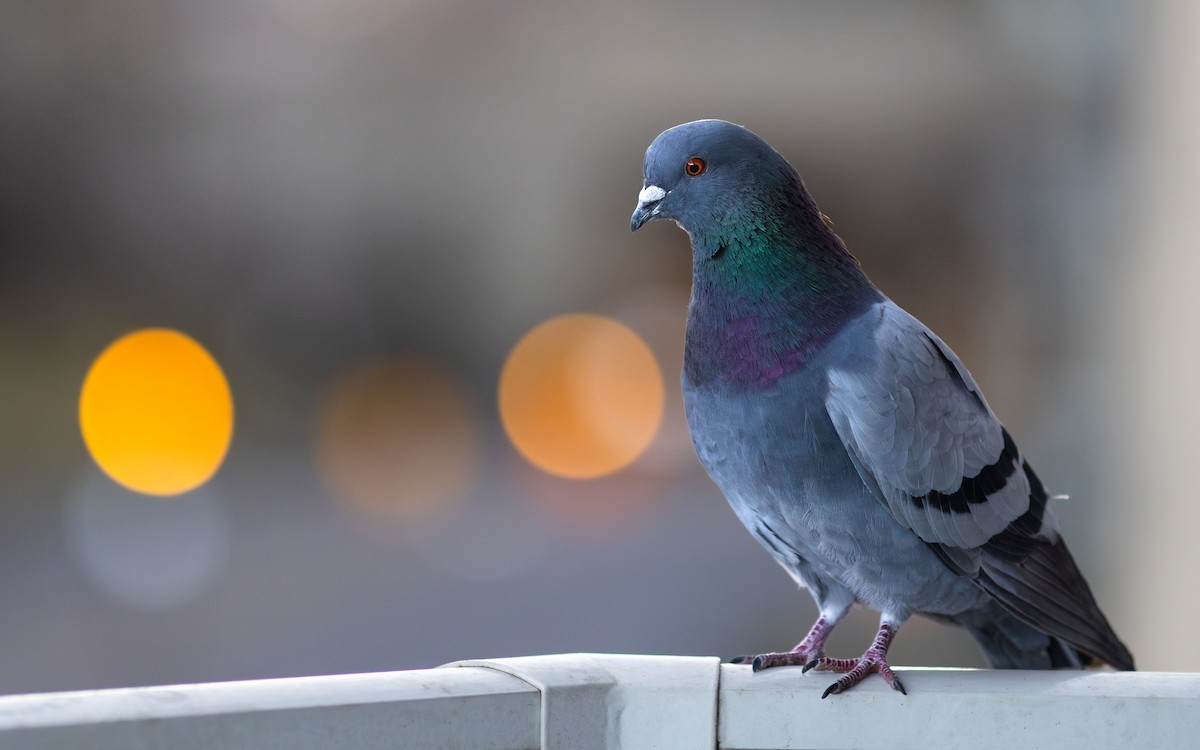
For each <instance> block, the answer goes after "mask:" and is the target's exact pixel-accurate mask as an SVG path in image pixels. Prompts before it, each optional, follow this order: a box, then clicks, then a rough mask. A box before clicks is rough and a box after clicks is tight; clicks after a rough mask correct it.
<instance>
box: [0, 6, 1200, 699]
mask: <svg viewBox="0 0 1200 750" xmlns="http://www.w3.org/2000/svg"><path fill="white" fill-rule="evenodd" d="M1197 50H1200V6H1198V5H1196V4H1192V3H1188V2H1186V1H1185V0H1177V1H1174V2H1170V1H1167V0H1161V1H1160V2H1152V3H1133V2H1120V1H1118V0H1102V1H1101V2H1084V1H1083V0H1074V1H1064V2H1056V3H1041V2H1035V1H1034V0H1027V1H1026V0H1014V1H1013V2H992V3H969V4H964V3H958V2H953V1H952V0H927V1H924V2H910V3H903V4H900V3H894V2H887V1H885V0H875V1H874V2H871V1H865V0H864V1H863V2H855V3H844V2H835V1H834V0H828V1H827V2H805V3H755V4H742V3H738V4H732V3H730V4H719V5H705V4H698V3H672V2H662V3H644V2H639V3H629V2H609V3H578V4H563V3H550V2H532V1H530V2H510V3H500V2H434V1H433V0H338V1H337V2H334V0H250V1H249V2H245V1H238V2H234V1H233V0H212V1H211V2H204V3H196V2H183V1H182V0H166V1H158V2H148V1H146V0H98V1H97V2H89V3H84V4H75V3H61V2H46V1H45V0H38V1H37V2H33V1H31V0H13V1H11V2H6V3H4V4H3V5H2V6H0V691H2V692H10V693H11V692H33V691H46V690H64V689H76V688H99V687H110V686H120V685H141V684H159V683H173V682H190V681H207V680H229V679H243V678H257V677H275V676H288V675H304V674H318V673H334V672H354V671H372V670H389V669H401V668H421V667H430V666H434V665H437V664H441V663H445V662H448V661H452V660H457V659H465V658H473V657H489V656H516V655H522V654H535V653H555V652H565V651H616V652H649V653H678V654H716V655H720V656H723V657H731V656H734V655H737V654H742V653H750V652H759V651H766V650H776V649H783V648H787V647H790V646H791V645H792V644H794V643H795V642H796V641H798V640H799V639H800V637H801V636H802V635H803V634H804V633H805V631H806V629H807V627H808V626H809V624H810V623H811V620H812V619H813V618H814V616H815V608H814V607H813V605H812V603H811V601H810V599H809V596H808V595H807V593H803V592H797V591H796V590H795V587H794V585H793V584H792V583H791V581H790V579H789V578H788V576H787V575H786V574H784V573H783V572H782V571H781V570H779V569H778V568H776V566H775V565H774V563H773V562H772V561H771V560H770V558H769V557H768V555H767V554H766V553H765V552H764V551H763V550H761V549H759V547H758V545H757V543H756V542H755V541H754V540H753V539H752V538H751V537H750V536H749V535H748V534H747V533H746V532H745V531H744V530H743V529H742V528H741V526H740V524H739V523H738V521H737V519H736V518H735V517H734V515H733V513H732V512H731V511H730V510H729V509H728V507H727V505H726V503H725V501H724V500H723V499H722V498H721V496H720V495H719V493H718V492H717V490H716V489H715V488H714V487H713V486H712V485H711V483H710V482H709V481H708V480H707V478H706V477H705V476H704V474H703V472H702V470H701V469H700V468H699V466H698V464H697V462H696V460H695V458H694V456H693V455H692V452H691V447H690V444H689V442H688V438H687V432H686V426H685V424H684V421H683V415H682V406H681V404H680V399H679V393H678V380H677V378H678V375H677V374H678V372H679V367H680V362H681V356H682V343H683V341H682V332H683V322H684V315H685V306H686V300H687V294H688V286H689V283H690V276H689V274H690V267H689V255H688V246H687V238H686V236H685V235H684V234H683V233H682V232H680V231H679V230H678V229H676V228H675V227H674V226H673V225H670V224H669V223H656V224H653V225H650V226H648V227H646V228H645V229H644V230H643V231H641V232H639V233H638V234H636V235H630V233H629V229H628V226H629V221H628V220H629V214H630V212H631V211H632V209H633V207H634V203H635V198H636V195H637V192H638V190H639V188H640V187H641V160H642V155H643V153H644V151H645V148H646V146H647V145H648V144H649V143H650V141H651V140H652V139H653V138H654V136H655V135H656V134H658V133H659V132H660V131H661V130H663V129H665V128H667V127H670V126H672V125H675V124H677V123H680V122H684V121H687V120H692V119H696V118H700V117H721V118H725V119H730V120H733V121H736V122H739V123H742V124H744V125H746V126H748V127H750V128H751V129H752V130H755V131H756V132H757V133H759V134H760V135H761V136H763V137H764V138H765V139H766V140H768V141H769V142H770V143H772V144H773V145H774V146H776V148H778V149H779V150H780V151H781V152H782V153H783V154H785V155H786V156H787V157H788V158H789V159H790V160H791V161H792V163H793V164H795V165H796V167H797V168H798V169H799V170H800V172H801V173H802V174H803V175H804V176H805V179H806V181H807V182H808V185H809V187H810V189H811V190H812V192H813V193H814V195H815V196H816V198H817V200H818V202H819V203H820V204H821V207H822V209H823V210H824V211H825V212H826V213H827V214H829V215H830V216H831V217H832V219H833V221H834V223H835V225H836V228H837V230H838V231H839V233H840V234H841V235H842V237H843V238H844V239H845V240H846V242H847V244H848V246H849V247H850V249H851V250H852V251H853V252H854V253H855V254H856V255H857V256H858V257H859V258H860V260H861V261H862V262H863V264H864V266H865V267H866V269H867V270H868V272H869V273H870V274H871V275H872V277H873V278H874V280H875V281H876V282H877V283H878V284H879V285H880V286H881V287H883V289H884V290H885V291H886V292H887V293H888V294H890V295H891V296H892V297H893V298H894V299H895V300H896V301H898V302H899V303H900V304H902V305H904V306H905V307H907V308H908V309H909V310H911V311H912V312H913V313H915V314H916V315H917V316H918V317H920V318H922V319H923V320H924V321H925V322H926V323H928V324H929V325H930V326H931V327H932V328H933V329H934V330H936V331H938V332H939V333H940V334H941V336H942V337H943V338H944V339H946V340H947V341H948V342H949V343H950V344H951V346H953V347H954V348H955V349H956V350H957V352H958V353H959V355H960V356H961V357H962V358H963V359H964V361H966V362H967V364H968V366H970V367H971V369H972V371H973V373H974V374H975V376H976V378H977V379H978V380H979V381H980V382H981V384H982V385H983V387H984V390H985V391H986V393H987V394H988V397H989V400H990V402H991V404H992V406H993V408H994V409H995V410H996V411H997V412H998V413H999V414H1000V415H1001V417H1002V418H1003V419H1004V420H1005V421H1006V423H1007V425H1008V427H1009V429H1010V431H1011V432H1012V433H1013V434H1014V436H1015V437H1016V439H1017V440H1018V442H1019V444H1020V445H1021V446H1022V449H1023V451H1024V453H1025V454H1026V455H1027V456H1028V457H1030V460H1031V463H1033V465H1034V466H1036V467H1037V469H1038V470H1039V473H1040V474H1041V475H1042V477H1043V479H1044V480H1045V481H1046V482H1047V484H1048V486H1049V487H1050V488H1051V489H1052V490H1053V491H1056V492H1063V493H1067V494H1069V495H1070V496H1071V498H1070V500H1068V501H1065V502H1063V503H1062V504H1061V505H1060V506H1059V508H1060V516H1061V519H1062V524H1063V526H1064V528H1065V530H1066V535H1067V538H1068V539H1069V540H1070V543H1071V546H1072V549H1073V550H1074V552H1075V556H1076V558H1077V559H1078V560H1079V562H1080V565H1081V567H1082V568H1083V569H1084V570H1085V572H1086V573H1087V575H1088V578H1089V579H1090V581H1091V583H1092V587H1093V589H1094V590H1095V593H1096V595H1097V598H1098V599H1099V601H1100V603H1101V605H1102V606H1103V607H1104V609H1105V610H1106V612H1107V613H1108V615H1109V618H1110V619H1111V620H1112V622H1113V625H1114V627H1115V628H1116V630H1117V631H1118V632H1119V633H1120V634H1121V635H1122V637H1123V638H1124V639H1125V640H1126V642H1127V643H1128V645H1129V646H1130V648H1131V649H1132V650H1133V652H1134V654H1135V656H1136V658H1137V660H1138V665H1139V667H1141V668H1144V669H1157V670H1200V652H1197V651H1196V649H1195V648H1194V643H1193V642H1192V641H1191V640H1190V639H1189V636H1190V632H1189V631H1190V629H1191V628H1192V623H1194V622H1195V620H1196V619H1197V617H1200V604H1198V603H1197V598H1196V596H1195V590H1196V588H1197V586H1196V583H1195V576H1194V574H1193V569H1194V567H1195V566H1196V564H1197V562H1200V552H1197V551H1196V545H1195V543H1194V541H1193V536H1194V534H1193V530H1194V528H1195V527H1196V525H1197V523H1198V522H1200V504H1198V503H1196V502H1195V497H1194V492H1195V490H1194V485H1193V484H1192V481H1193V477H1192V476H1191V472H1190V469H1191V468H1192V467H1193V466H1194V465H1195V463H1196V461H1197V459H1198V458H1200V450H1198V448H1197V446H1198V437H1197V429H1196V424H1197V421H1198V420H1200V396H1198V395H1197V391H1196V388H1195V385H1194V380H1195V372H1196V368H1197V365H1200V336H1198V334H1197V323H1200V314H1198V313H1197V307H1196V305H1195V304H1194V303H1192V301H1191V299H1192V297H1193V295H1194V291H1193V285H1194V283H1195V280H1196V279H1197V278H1200V253H1197V252H1196V246H1195V237H1196V236H1197V233H1196V229H1197V227H1196V224H1197V221H1196V215H1197V211H1196V209H1195V208H1194V205H1193V204H1194V203H1195V201H1196V198H1197V196H1198V195H1200V193H1198V191H1197V188H1196V180H1195V175H1196V174H1197V173H1200V146H1198V145H1197V144H1198V143H1200V138H1198V137H1197V135H1196V134H1197V133H1200V97H1197V94H1196V89H1195V80H1194V76H1195V72H1196V71H1197V70H1198V69H1200V68H1198V67H1197V66H1198V65H1200V52H1197ZM581 313H582V314H587V316H586V317H578V314H581ZM564 315H569V316H574V317H569V318H562V317H560V316H564ZM548 322H549V324H548ZM543 324H548V325H543ZM575 324H579V325H581V326H582V327H581V328H570V327H569V326H571V325H575ZM563 326H567V327H566V328H563ZM148 328H170V329H176V330H178V331H180V332H183V333H185V334H186V335H187V336H188V337H190V338H191V339H192V340H193V341H194V342H197V343H198V344H199V345H200V346H202V347H203V349H204V350H206V351H207V352H208V354H209V355H211V357H212V359H213V360H215V362H216V363H218V364H219V366H220V368H221V371H223V373H224V376H225V379H226V382H227V384H228V393H229V394H232V402H233V410H234V414H235V419H234V423H233V429H232V440H231V442H230V443H229V446H228V452H227V454H225V458H224V462H223V464H221V465H220V468H219V470H217V471H216V473H215V474H213V475H212V476H211V478H210V479H209V478H207V476H208V475H207V474H206V473H205V471H207V472H208V473H211V469H215V468H216V465H217V464H216V463H213V464H212V465H211V466H209V468H208V469H206V470H202V471H200V474H199V475H198V477H199V478H198V479H197V480H196V482H195V483H193V484H197V483H198V486H196V488H195V489H191V490H189V491H186V492H183V493H182V494H177V495H174V496H171V497H160V496H155V495H150V494H143V493H142V492H138V491H135V490H133V489H130V488H129V486H128V485H129V484H130V482H127V483H126V484H119V483H117V482H115V481H113V479H111V478H110V476H109V475H110V474H113V473H114V472H113V470H112V469H111V468H108V467H106V469H105V470H102V469H101V468H100V466H98V464H97V462H96V461H95V460H93V458H92V456H91V455H90V454H89V450H88V448H87V447H86V446H85V443H84V440H83V438H82V437H81V430H80V394H81V389H82V388H83V384H84V381H85V377H87V376H88V373H89V368H91V367H92V365H93V362H94V361H95V360H96V358H97V357H98V356H99V355H100V353H101V352H102V351H105V350H106V348H107V347H109V345H110V344H112V343H113V342H114V341H116V340H118V339H119V338H121V337H122V336H125V335H126V334H128V333H130V332H133V331H139V330H143V329H148ZM548 331H549V332H550V333H547V332H548ZM556 331H557V333H555V332H556ZM531 332H532V333H531ZM539 332H540V333H539ZM550 334H554V335H550ZM527 335H528V337H527ZM519 342H520V345H518V343H519ZM522 352H524V353H525V354H523V355H522V354H521V353H522ZM530 352H532V354H530ZM510 353H511V355H512V357H511V359H510ZM519 355H520V356H519ZM506 363H507V364H506ZM139 367H140V366H139V365H137V364H136V363H135V364H134V366H133V369H134V370H137V369H138V368H139ZM502 372H504V373H505V377H506V378H509V377H510V376H511V380H510V381H509V382H508V385H506V386H505V387H510V388H511V389H513V390H512V391H511V394H510V395H511V398H510V400H509V402H508V406H505V404H504V403H502V402H504V398H505V396H504V389H503V388H501V387H500V385H501V373H502ZM581 373H582V375H580V374H581ZM588 373H591V375H590V376H589V375H588ZM589 377H590V379H589ZM581 378H582V379H581ZM577 381H578V382H577ZM522 388H524V389H525V390H522ZM606 389H607V390H606ZM613 389H616V390H615V391H614V390H613ZM548 393H549V394H551V395H552V396H553V398H552V399H551V401H550V402H545V403H543V402H541V401H537V400H536V398H533V397H531V396H529V395H528V394H534V395H535V396H537V394H542V395H545V394H548ZM522 394H526V395H524V396H522ZM572 394H574V395H572ZM580 394H582V395H580ZM185 395H186V394H185ZM201 395H203V394H201ZM210 395H211V394H210ZM219 395H220V394H218V397H214V398H217V400H216V401H215V402H213V403H216V404H217V406H215V407H213V408H214V409H220V408H222V407H221V406H220V398H219ZM198 398H200V397H198ZM572 398H574V399H575V400H574V401H572V400H571V399H572ZM553 399H558V400H557V401H555V400H553ZM609 399H611V400H609ZM184 400H185V401H187V402H188V403H202V404H207V403H208V402H207V401H203V399H202V398H201V399H200V400H198V401H190V400H188V399H187V398H185V399H184ZM597 402H601V403H603V404H604V406H603V408H600V409H597V408H596V403H597ZM572 404H574V405H572ZM610 405H611V408H609V406H610ZM204 408H205V409H207V408H208V407H207V406H205V407H204ZM506 409H507V412H506V416H505V421H504V424H502V421H501V417H500V415H501V413H502V411H505V410H506ZM538 409H540V410H541V411H537V410H538ZM530 410H533V411H530ZM572 410H574V411H572ZM547 419H549V420H551V421H553V420H554V419H558V420H560V421H562V422H564V423H569V424H566V426H565V427H563V425H559V427H560V428H562V429H564V430H566V432H565V433H562V434H564V435H566V437H562V436H561V435H560V436H559V437H556V438H554V439H551V440H546V439H544V438H538V437H537V429H538V425H539V424H542V422H539V420H543V422H544V421H545V420H547ZM506 424H507V425H508V427H509V432H507V433H506V431H505V425H506ZM521 425H525V426H524V427H522V426H521ZM531 425H532V426H531ZM523 430H524V431H525V432H522V431H523ZM530 431H532V432H530ZM556 434H557V433H556ZM510 435H511V438H510ZM530 435H532V437H530ZM215 440H217V441H218V442H217V443H216V449H217V456H218V457H217V459H216V461H217V462H218V463H219V455H220V453H221V449H222V446H223V445H224V443H223V442H221V440H223V438H219V437H218V438H215ZM572 441H575V442H572ZM564 446H566V447H567V448H571V449H572V450H575V451H576V452H575V453H571V452H570V450H568V451H567V453H568V454H569V455H566V456H565V457H564V456H563V455H561V454H562V449H563V448H564ZM572 446H574V447H573V448H572ZM210 447H211V446H210ZM99 455H100V454H99V453H97V456H98V457H99ZM581 456H582V458H580V457H581ZM573 462H574V463H573ZM132 484H136V481H133V482H132ZM875 624H876V615H875V614H874V613H870V612H862V611H856V612H855V613H854V615H852V617H851V618H850V619H849V620H848V621H847V623H846V624H845V625H843V626H842V627H841V628H839V630H838V632H837V633H836V634H835V635H834V637H833V640H832V644H831V651H832V652H834V653H836V654H838V655H851V654H857V653H860V652H861V650H862V648H864V647H865V646H866V644H867V641H868V639H869V637H870V635H871V633H872V632H873V631H874V627H875ZM893 655H894V658H893V663H898V664H934V665H963V666H981V665H982V664H983V661H982V658H981V657H980V655H979V654H978V652H977V651H976V649H975V647H974V645H973V644H972V643H971V642H970V640H969V639H968V638H967V637H966V636H965V635H962V634H960V633H957V632H956V631H954V630H950V629H947V628H943V627H941V626H938V625H935V624H933V623H930V622H927V621H923V620H920V619H919V618H918V619H914V620H913V621H911V622H910V623H909V624H908V625H907V626H906V627H905V628H904V630H903V634H902V635H901V637H900V638H899V639H898V640H897V642H896V644H895V647H894V649H893Z"/></svg>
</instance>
